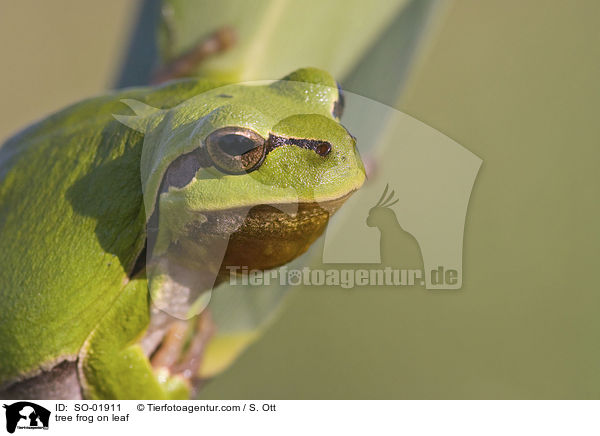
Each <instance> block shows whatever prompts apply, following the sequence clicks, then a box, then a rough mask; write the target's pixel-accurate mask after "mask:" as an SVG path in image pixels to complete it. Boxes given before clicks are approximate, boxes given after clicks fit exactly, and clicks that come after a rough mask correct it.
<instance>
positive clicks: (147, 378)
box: [78, 277, 191, 400]
mask: <svg viewBox="0 0 600 436" xmlns="http://www.w3.org/2000/svg"><path fill="white" fill-rule="evenodd" d="M148 307H149V302H148V283H147V281H146V279H145V277H144V278H138V279H132V280H130V281H129V282H128V283H127V284H126V285H125V286H124V288H123V290H122V292H121V294H120V295H119V297H118V298H117V300H116V301H115V302H114V304H113V305H112V307H111V308H110V310H109V311H108V312H107V314H106V315H105V316H104V317H103V319H102V321H101V322H100V323H99V324H98V325H97V326H96V328H95V329H94V330H93V331H92V333H91V334H90V335H89V336H88V338H87V339H86V341H85V343H84V345H83V347H82V348H81V351H80V353H79V363H78V373H79V379H80V383H81V388H82V391H83V396H84V397H85V398H90V399H164V400H167V399H187V398H189V395H190V392H191V386H190V383H189V381H188V380H186V379H185V378H184V377H183V376H181V375H177V374H174V375H172V374H170V373H169V372H168V370H167V369H166V368H157V369H154V368H153V367H152V365H151V364H150V361H149V360H148V358H147V357H146V355H145V354H144V351H143V349H142V347H141V345H140V340H141V339H142V337H143V335H144V333H145V331H146V328H147V327H148V325H149V321H150V315H149V310H148Z"/></svg>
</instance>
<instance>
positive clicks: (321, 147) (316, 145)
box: [267, 133, 331, 156]
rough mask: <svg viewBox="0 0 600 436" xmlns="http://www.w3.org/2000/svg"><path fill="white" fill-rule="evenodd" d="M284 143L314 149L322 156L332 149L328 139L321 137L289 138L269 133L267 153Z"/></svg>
mask: <svg viewBox="0 0 600 436" xmlns="http://www.w3.org/2000/svg"><path fill="white" fill-rule="evenodd" d="M282 145H295V146H296V147H300V148H305V149H307V150H312V151H314V152H315V153H317V154H318V155H320V156H326V155H327V154H329V152H330V151H331V144H330V143H329V142H327V141H322V140H319V139H305V138H287V137H285V136H277V135H273V134H272V133H271V134H269V139H268V141H267V154H269V153H270V152H271V151H272V150H274V149H275V148H277V147H281V146H282Z"/></svg>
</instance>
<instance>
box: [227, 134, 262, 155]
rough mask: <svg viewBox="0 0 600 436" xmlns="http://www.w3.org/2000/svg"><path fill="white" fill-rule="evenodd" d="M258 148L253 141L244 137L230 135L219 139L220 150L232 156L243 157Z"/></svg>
mask: <svg viewBox="0 0 600 436" xmlns="http://www.w3.org/2000/svg"><path fill="white" fill-rule="evenodd" d="M256 147H257V144H256V143H255V142H254V141H253V140H252V139H250V138H247V137H245V136H242V135H236V134H229V135H224V136H222V137H221V138H219V148H220V149H221V151H223V153H226V154H228V155H230V156H241V155H243V154H244V153H247V152H249V151H250V150H253V149H254V148H256Z"/></svg>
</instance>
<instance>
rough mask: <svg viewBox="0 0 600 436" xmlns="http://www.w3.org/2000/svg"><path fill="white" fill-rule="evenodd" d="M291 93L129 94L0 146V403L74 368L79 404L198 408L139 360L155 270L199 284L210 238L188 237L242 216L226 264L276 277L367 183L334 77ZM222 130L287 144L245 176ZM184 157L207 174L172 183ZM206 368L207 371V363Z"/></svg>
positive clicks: (303, 75)
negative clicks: (172, 266)
mask: <svg viewBox="0 0 600 436" xmlns="http://www.w3.org/2000/svg"><path fill="white" fill-rule="evenodd" d="M285 79H286V80H282V81H278V82H274V83H272V84H261V85H260V86H245V85H228V86H227V87H225V88H221V87H220V86H221V85H223V84H221V83H218V82H213V81H207V80H203V79H186V80H181V81H173V82H169V83H167V84H165V85H163V86H161V87H158V88H136V89H130V90H124V91H122V92H118V93H115V94H112V95H110V96H105V97H99V98H93V99H90V100H86V101H83V102H81V103H78V104H76V105H73V106H71V107H69V108H67V109H65V110H63V111H61V112H58V113H57V114H55V115H53V116H50V117H48V118H46V119H44V120H42V121H40V122H38V123H37V124H35V125H33V126H32V127H30V128H28V129H26V130H25V131H24V132H22V133H21V134H19V135H17V136H15V137H13V138H11V139H10V140H9V141H8V142H6V143H5V144H4V145H3V146H2V147H1V148H0V247H1V249H0V298H1V299H2V301H3V305H2V310H1V311H0V391H2V390H4V392H5V394H4V395H10V394H11V393H12V394H13V395H14V393H15V392H17V393H18V392H19V390H18V389H17V390H15V387H18V386H20V385H23V384H27V380H28V379H29V380H36V383H37V384H39V383H41V382H40V380H42V379H43V377H44V375H45V374H52V373H53V372H56V369H57V368H59V367H61V366H64V365H66V366H69V365H72V367H73V368H75V367H76V375H77V379H76V380H77V383H78V386H77V387H76V390H80V392H81V393H82V395H83V396H84V397H86V398H98V399H110V398H118V399H128V398H130V399H133V398H136V399H142V398H153V399H167V398H187V397H188V396H189V394H190V389H191V385H190V382H189V380H188V379H187V378H184V377H183V375H182V374H179V373H176V372H171V371H169V369H168V368H154V367H152V366H151V364H150V361H149V359H148V357H147V354H148V353H149V351H148V350H144V349H142V345H141V343H142V340H143V339H144V337H145V335H146V332H147V329H148V327H149V325H150V323H151V315H150V314H151V312H152V311H151V299H150V298H149V292H148V289H149V283H148V279H147V278H146V277H147V274H146V273H147V272H148V275H149V276H152V277H153V279H152V280H153V282H152V283H150V287H151V290H152V291H153V292H155V293H158V294H160V292H161V287H164V285H165V280H168V274H169V269H168V268H166V269H164V268H163V267H164V265H163V264H161V262H160V260H161V259H165V258H166V259H176V261H177V262H182V263H183V264H185V266H186V267H189V268H190V269H191V270H193V269H194V268H198V269H200V270H202V269H203V265H205V264H206V265H208V264H210V263H211V262H213V263H214V259H212V258H211V252H210V250H209V252H207V251H206V250H203V249H202V244H204V243H206V240H205V239H203V237H200V239H199V240H196V241H194V240H190V238H191V237H193V236H194V235H195V234H196V233H197V232H198V231H199V229H200V230H202V228H203V226H204V225H206V224H205V223H210V222H211V219H213V221H214V220H215V219H216V221H218V222H221V221H222V220H223V218H225V220H227V219H229V218H230V217H231V215H232V214H234V215H235V214H238V215H236V216H237V218H238V219H242V218H243V214H244V213H248V211H249V210H251V211H252V212H250V215H249V216H251V218H252V219H250V220H249V222H245V221H244V223H245V224H243V225H242V226H241V227H240V225H239V224H238V225H237V227H235V229H234V230H235V233H236V235H237V236H236V237H235V238H234V237H232V241H233V243H232V244H231V245H230V246H229V247H228V248H227V252H226V253H225V254H224V256H225V260H224V261H223V265H224V264H225V263H229V264H233V265H235V264H238V263H237V262H245V261H248V259H255V261H256V262H257V263H258V264H259V265H257V266H259V267H261V268H270V267H273V266H277V265H279V264H281V263H282V262H284V261H287V260H289V259H292V258H293V257H296V256H297V255H299V254H300V253H301V252H303V251H304V250H306V248H307V246H308V245H310V243H311V242H312V241H314V239H315V238H316V237H318V236H319V234H320V233H321V232H322V231H323V220H325V221H326V217H327V214H328V213H330V212H333V211H334V210H335V209H337V207H339V204H340V203H341V202H342V201H343V200H344V199H345V198H347V196H348V195H350V194H351V193H352V192H353V191H355V190H356V189H358V188H359V187H360V186H361V184H362V183H363V180H364V169H363V166H362V163H361V161H360V158H359V156H358V153H357V151H356V148H355V140H354V138H353V137H352V136H351V135H350V134H349V133H348V132H347V131H346V129H345V128H344V127H343V126H342V125H341V124H339V121H338V119H337V118H336V117H334V115H333V112H334V109H335V108H336V104H339V99H340V95H339V92H338V88H337V87H336V83H335V81H334V79H333V78H332V77H331V76H330V75H329V74H328V73H326V72H323V71H321V70H316V69H302V70H298V71H296V72H294V73H292V74H291V75H289V76H288V77H286V78H285ZM296 81H297V82H296ZM300 82H302V83H300ZM122 101H125V103H127V104H128V105H129V106H131V107H132V108H133V109H134V110H135V111H137V115H136V114H133V113H132V112H131V110H130V109H128V108H127V106H126V105H125V104H124V103H123V102H122ZM152 108H158V109H152ZM159 109H160V110H159ZM115 114H116V115H117V116H116V117H115ZM222 128H231V129H233V130H231V131H233V132H248V131H251V132H254V133H253V134H256V135H258V136H254V137H253V138H255V139H256V138H258V141H259V142H260V138H263V139H265V140H268V139H269V137H270V135H271V137H272V138H279V140H280V142H279V143H277V145H279V146H277V147H271V148H270V150H269V151H268V153H267V154H266V156H264V159H263V160H260V162H258V163H256V165H255V167H254V168H252V169H251V171H249V172H245V171H244V168H242V171H235V170H236V169H237V170H239V168H235V167H232V166H228V163H230V160H227V159H225V160H223V159H221V158H222V157H223V156H220V155H219V154H218V153H219V150H220V149H219V148H218V147H213V155H210V154H207V142H209V141H207V138H208V137H209V135H211V134H212V133H214V132H217V131H219V129H222ZM214 137H215V136H213V138H214ZM216 137H217V138H218V135H217V136H216ZM290 138H293V139H294V140H298V141H296V142H295V143H292V142H293V141H290ZM307 140H308V141H307ZM281 141H283V142H281ZM286 141H287V142H286ZM322 142H326V143H328V144H329V145H330V151H329V152H328V153H326V151H327V150H326V149H324V148H316V147H317V146H318V144H321V143H322ZM218 144H220V143H218ZM218 144H217V145H218ZM267 144H268V141H265V145H264V146H265V147H266V148H265V150H266V149H267V148H268V147H267ZM306 144H309V147H304V146H302V145H305V146H306ZM315 144H316V145H315ZM310 147H312V149H311V148H310ZM225 148H226V147H225ZM325 148H326V147H325ZM215 150H216V151H215ZM265 153H266V152H265ZM233 155H235V153H234V154H233ZM182 156H188V157H189V156H196V157H197V159H198V161H199V162H201V165H204V166H203V167H202V168H200V169H198V170H197V171H196V172H195V174H191V175H190V174H189V169H188V170H186V171H183V174H182V175H178V174H177V166H176V165H175V167H173V165H174V163H176V161H178V159H181V158H182ZM225 158H227V156H225ZM211 159H216V160H217V161H218V162H219V165H220V169H217V168H216V167H215V166H214V161H212V160H211ZM224 162H225V163H224ZM238 164H239V163H238ZM173 168H175V169H173ZM246 169H247V168H246ZM223 170H226V171H227V172H237V174H226V173H224V172H223ZM232 170H233V171H232ZM169 172H171V173H172V174H170V173H169ZM186 172H187V173H188V174H186ZM182 178H183V179H184V182H183V183H182V182H181V180H180V179H182ZM171 180H175V183H174V184H173V183H171ZM182 184H183V186H179V185H182ZM157 199H158V201H157ZM265 204H271V205H299V206H298V213H297V214H296V215H287V214H284V213H283V212H277V211H276V209H272V208H270V207H263V206H260V205H265ZM323 205H333V206H332V207H331V208H330V209H328V207H327V206H323ZM255 207H257V208H255ZM253 208H254V209H253ZM323 210H325V213H324V214H323V213H319V211H323ZM232 211H233V212H232ZM239 211H244V212H239ZM298 216H303V217H304V218H302V219H298ZM323 216H325V219H323ZM207 217H208V218H207ZM240 217H241V218H240ZM285 217H287V218H285ZM315 217H317V218H315ZM269 219H272V220H273V222H278V223H280V224H281V225H279V226H278V227H277V226H275V227H276V230H274V233H273V234H274V236H275V237H276V238H273V239H277V240H278V241H279V242H277V243H275V244H274V245H273V243H272V240H271V237H270V235H269V233H268V232H267V233H265V228H271V227H269V225H265V224H264V223H262V221H261V220H269ZM153 220H154V222H155V223H156V222H158V223H159V226H158V230H156V229H154V230H152V232H153V238H152V239H153V241H152V243H151V247H150V248H149V249H148V250H149V251H151V253H152V257H149V258H148V259H149V261H148V262H149V263H148V268H144V267H143V265H144V263H143V262H142V267H140V262H137V260H138V257H140V256H145V255H144V253H143V251H144V247H145V244H146V240H147V238H148V239H149V237H148V233H147V231H146V229H147V224H148V228H150V225H149V222H151V221H153ZM286 220H287V221H286ZM242 221H243V219H242ZM257 223H258V224H257ZM267 224H268V223H267ZM190 229H193V231H190ZM215 231H220V230H219V229H216V230H215V228H211V229H210V230H208V233H207V234H211V232H215ZM285 232H289V235H287V236H289V237H287V238H286V233H285ZM307 233H309V234H308V235H307ZM213 236H214V235H213ZM220 236H222V235H220ZM221 239H222V238H221ZM248 241H250V242H248ZM188 242H189V244H187V243H188ZM209 243H210V241H209ZM186 244H187V245H186ZM232 246H233V249H232ZM273 249H275V253H273ZM282 252H284V254H285V256H283V257H286V256H287V258H285V259H284V260H283V261H282V257H281V256H280V254H281V253H282ZM257 253H258V254H257ZM194 256H196V257H195V258H194ZM256 256H258V260H256ZM288 258H289V259H288ZM157 259H158V260H157ZM155 260H157V261H156V262H155ZM161 265H162V266H161ZM223 265H221V270H219V271H220V272H219V271H215V266H214V265H209V267H207V268H206V270H207V271H209V272H210V273H213V274H217V275H218V274H220V273H221V272H222V268H223ZM161 268H163V269H161ZM218 281H219V279H217V280H216V283H218ZM216 292H218V290H217V291H216ZM153 313H154V312H153ZM204 358H205V359H208V360H210V358H211V356H210V353H208V355H205V356H204ZM67 362H72V364H68V363H67ZM75 365H76V366H75ZM32 377H35V378H34V379H32ZM71 378H72V379H74V376H73V374H71ZM6 392H8V394H6ZM22 392H27V390H24V391H22ZM29 392H36V393H37V395H38V396H39V395H47V396H51V397H60V396H72V395H73V393H72V391H71V392H69V393H65V392H60V389H59V390H58V391H57V390H56V389H54V390H53V389H50V390H49V393H48V394H44V393H43V392H42V394H40V393H39V391H35V390H34V391H29ZM0 395H1V394H0ZM20 395H27V393H25V394H20ZM31 395H33V394H31Z"/></svg>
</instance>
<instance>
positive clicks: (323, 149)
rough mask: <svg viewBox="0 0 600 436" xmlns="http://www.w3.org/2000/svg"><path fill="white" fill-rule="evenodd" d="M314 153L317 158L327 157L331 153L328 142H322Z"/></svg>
mask: <svg viewBox="0 0 600 436" xmlns="http://www.w3.org/2000/svg"><path fill="white" fill-rule="evenodd" d="M315 151H316V152H317V154H318V155H319V156H327V155H328V154H329V153H330V152H331V144H329V143H328V142H322V143H321V144H319V145H317V147H316V148H315Z"/></svg>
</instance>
